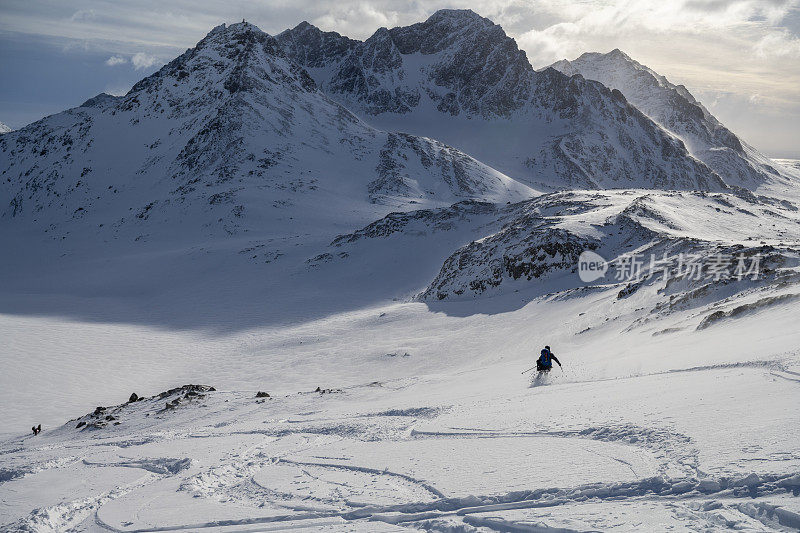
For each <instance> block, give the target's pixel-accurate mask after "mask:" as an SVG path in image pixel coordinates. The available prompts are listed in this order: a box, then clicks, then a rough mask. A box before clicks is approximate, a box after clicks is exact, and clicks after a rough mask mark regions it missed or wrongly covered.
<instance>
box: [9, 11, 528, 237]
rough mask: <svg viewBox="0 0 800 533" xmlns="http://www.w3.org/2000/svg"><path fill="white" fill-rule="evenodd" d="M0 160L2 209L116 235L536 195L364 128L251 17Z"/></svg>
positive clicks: (461, 158) (15, 135)
mask: <svg viewBox="0 0 800 533" xmlns="http://www.w3.org/2000/svg"><path fill="white" fill-rule="evenodd" d="M0 168H2V175H3V178H4V179H3V184H2V187H3V192H4V194H3V198H6V199H7V201H6V202H5V203H4V205H3V206H2V216H3V217H4V218H5V219H18V218H20V217H22V218H25V219H27V220H31V219H33V220H37V221H39V222H41V223H43V224H44V225H50V224H55V225H56V226H57V227H58V226H60V225H61V224H63V223H66V222H74V221H79V220H86V221H90V222H91V224H92V225H94V226H97V227H101V228H103V229H101V230H100V231H109V232H113V233H114V234H116V233H119V232H120V231H123V230H124V228H127V227H129V226H134V227H140V226H145V225H148V224H151V223H153V222H155V223H156V224H162V223H169V224H172V225H176V224H177V225H181V224H186V225H187V228H190V229H197V230H199V231H203V232H211V233H219V234H222V235H225V234H236V233H241V232H244V231H249V230H252V229H253V228H254V227H261V226H262V225H263V222H264V220H265V219H266V220H275V219H280V220H288V219H290V218H292V217H296V216H302V217H304V220H305V221H306V223H308V224H309V225H312V226H314V225H316V227H317V228H319V227H326V226H327V225H329V224H331V223H332V222H336V223H342V224H345V225H348V226H349V225H352V224H353V222H354V221H355V222H356V223H363V222H365V221H367V220H371V219H374V218H376V214H377V215H378V216H380V215H381V214H385V213H386V212H388V211H387V207H376V205H375V204H378V206H381V205H385V206H389V207H391V208H409V207H410V206H413V205H418V204H429V205H449V204H450V203H452V202H455V201H458V200H462V199H471V198H479V199H483V200H488V201H496V202H506V201H517V200H521V199H523V198H527V197H530V196H531V195H533V194H535V191H533V190H531V189H530V188H529V187H527V186H525V185H523V184H520V183H518V182H516V181H514V180H512V179H510V178H509V177H507V176H505V175H503V174H502V173H500V172H498V171H496V170H494V169H492V168H490V167H488V166H487V165H485V164H482V163H480V162H479V161H476V160H475V159H474V158H472V157H470V156H469V155H467V154H465V153H463V152H461V151H459V150H456V149H454V148H452V147H450V146H447V145H445V144H443V143H441V142H437V141H435V140H432V139H429V138H422V137H417V136H414V135H410V134H400V133H398V134H395V133H387V132H385V131H381V130H377V129H375V128H373V127H371V126H370V125H368V124H367V123H365V122H364V121H362V120H361V119H359V118H358V117H357V116H356V115H354V114H353V113H351V112H350V111H349V110H347V109H346V108H345V107H343V106H342V105H340V104H338V103H336V102H334V101H333V100H331V99H330V98H328V97H327V96H326V95H325V94H323V93H322V92H320V91H319V90H318V88H317V86H316V83H315V82H314V80H313V79H312V78H311V77H310V76H309V75H308V73H307V72H306V70H305V69H304V68H302V67H301V66H300V65H299V64H298V63H296V62H294V61H293V60H291V59H290V58H288V57H286V55H285V54H284V53H283V51H282V49H281V47H280V46H279V45H278V43H277V41H276V40H275V39H274V38H273V37H271V36H269V35H267V34H266V33H264V32H262V31H260V30H259V29H258V28H256V27H255V26H253V25H251V24H247V23H241V24H233V25H231V26H224V25H223V26H219V27H217V28H215V29H214V30H212V31H211V32H210V33H209V34H208V35H207V36H206V37H205V38H204V39H203V40H202V41H200V42H199V43H198V44H197V46H196V47H194V48H192V49H190V50H187V51H186V52H185V53H184V54H182V55H181V56H180V57H178V58H176V59H175V60H173V61H172V62H170V63H169V64H167V65H166V66H164V67H163V68H162V69H160V70H159V71H158V72H156V73H155V74H153V75H152V76H149V77H147V78H145V79H143V80H142V81H140V82H139V83H137V84H136V85H135V86H134V87H133V88H132V89H131V90H130V92H128V94H126V95H125V96H121V97H112V96H109V95H99V96H98V97H95V98H92V99H90V100H88V101H87V102H85V103H84V104H83V105H81V106H79V107H77V108H74V109H70V110H68V111H65V112H63V113H59V114H57V115H53V116H50V117H47V118H45V119H43V120H40V121H38V122H36V123H34V124H31V125H29V126H27V127H25V128H23V129H21V130H19V131H16V132H12V133H9V134H5V135H3V137H2V138H1V139H0ZM348 217H350V218H348ZM254 221H256V222H254ZM200 228H202V229H200ZM136 231H137V232H138V231H139V230H136Z"/></svg>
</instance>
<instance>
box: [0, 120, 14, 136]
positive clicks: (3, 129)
mask: <svg viewBox="0 0 800 533" xmlns="http://www.w3.org/2000/svg"><path fill="white" fill-rule="evenodd" d="M9 131H13V130H12V129H11V128H9V127H8V126H6V125H5V124H3V123H2V122H0V135H2V134H4V133H8V132H9Z"/></svg>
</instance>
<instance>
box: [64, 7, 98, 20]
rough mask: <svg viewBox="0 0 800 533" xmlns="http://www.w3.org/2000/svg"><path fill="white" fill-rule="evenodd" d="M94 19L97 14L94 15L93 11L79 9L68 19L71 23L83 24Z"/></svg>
mask: <svg viewBox="0 0 800 533" xmlns="http://www.w3.org/2000/svg"><path fill="white" fill-rule="evenodd" d="M96 19H97V13H95V11H94V9H79V10H78V11H76V12H75V13H73V14H72V16H71V17H70V18H69V20H71V21H72V22H84V21H90V20H96Z"/></svg>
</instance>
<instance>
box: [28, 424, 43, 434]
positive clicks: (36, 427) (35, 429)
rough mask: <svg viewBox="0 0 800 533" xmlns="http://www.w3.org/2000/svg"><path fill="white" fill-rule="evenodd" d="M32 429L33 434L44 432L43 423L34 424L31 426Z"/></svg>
mask: <svg viewBox="0 0 800 533" xmlns="http://www.w3.org/2000/svg"><path fill="white" fill-rule="evenodd" d="M31 431H33V434H34V435H38V434H39V433H41V432H42V425H41V424H39V425H38V426H33V427H32V428H31Z"/></svg>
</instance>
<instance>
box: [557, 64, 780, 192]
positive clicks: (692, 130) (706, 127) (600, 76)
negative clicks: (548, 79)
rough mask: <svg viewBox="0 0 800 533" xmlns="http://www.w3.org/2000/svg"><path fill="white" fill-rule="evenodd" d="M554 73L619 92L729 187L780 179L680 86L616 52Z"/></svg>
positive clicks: (750, 186)
mask: <svg viewBox="0 0 800 533" xmlns="http://www.w3.org/2000/svg"><path fill="white" fill-rule="evenodd" d="M552 66H553V68H555V69H558V70H560V71H561V72H564V73H565V74H568V75H576V74H580V75H582V76H584V77H585V78H587V79H592V80H597V81H599V82H601V83H602V84H603V85H605V86H606V87H610V88H612V89H618V90H620V91H622V92H623V93H624V94H625V96H626V97H627V98H628V100H629V101H630V102H631V103H633V104H634V105H635V106H636V107H637V108H639V109H640V110H641V111H642V112H644V113H645V114H646V115H647V116H648V117H650V118H652V119H653V120H654V121H655V122H656V123H658V124H659V125H660V126H662V127H664V128H665V129H666V130H668V131H669V132H671V133H673V134H674V135H675V136H676V137H678V138H680V139H681V140H682V141H683V142H684V143H685V144H686V146H687V148H688V150H689V152H690V153H691V154H692V155H693V156H694V157H696V158H697V159H699V160H701V161H703V162H704V163H705V164H706V165H708V167H709V168H711V169H712V170H714V171H715V172H716V173H717V174H718V175H720V176H722V177H723V178H724V180H725V182H726V183H728V184H729V185H738V186H740V187H744V188H747V189H753V188H755V187H757V186H759V185H761V184H764V183H769V182H770V181H774V180H776V179H780V173H779V172H778V170H776V168H775V167H774V162H773V161H772V160H771V159H769V158H768V157H766V156H764V155H763V154H760V153H759V152H758V151H757V150H756V149H755V148H753V147H752V146H749V145H748V144H747V143H744V142H743V141H742V140H741V139H739V138H738V137H737V136H736V135H735V134H734V133H733V132H732V131H730V130H729V129H728V128H726V127H725V126H724V125H722V123H720V121H719V120H717V118H716V117H715V116H714V115H712V114H711V112H710V111H709V110H708V109H706V108H705V106H703V104H701V103H700V102H698V101H697V100H696V99H695V97H694V96H692V94H691V93H690V92H689V91H688V90H687V89H686V87H684V86H683V85H675V84H673V83H670V81H669V80H667V78H665V77H664V76H661V75H660V74H658V73H657V72H655V71H653V70H652V69H650V68H647V67H646V66H644V65H642V64H641V63H639V62H637V61H634V60H633V59H631V58H630V57H629V56H628V55H626V54H625V53H624V52H622V51H621V50H619V49H615V50H612V51H611V52H609V53H607V54H598V53H585V54H583V55H581V56H580V57H579V58H577V59H575V60H573V61H567V60H561V61H558V62H556V63H554V64H553V65H552Z"/></svg>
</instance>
